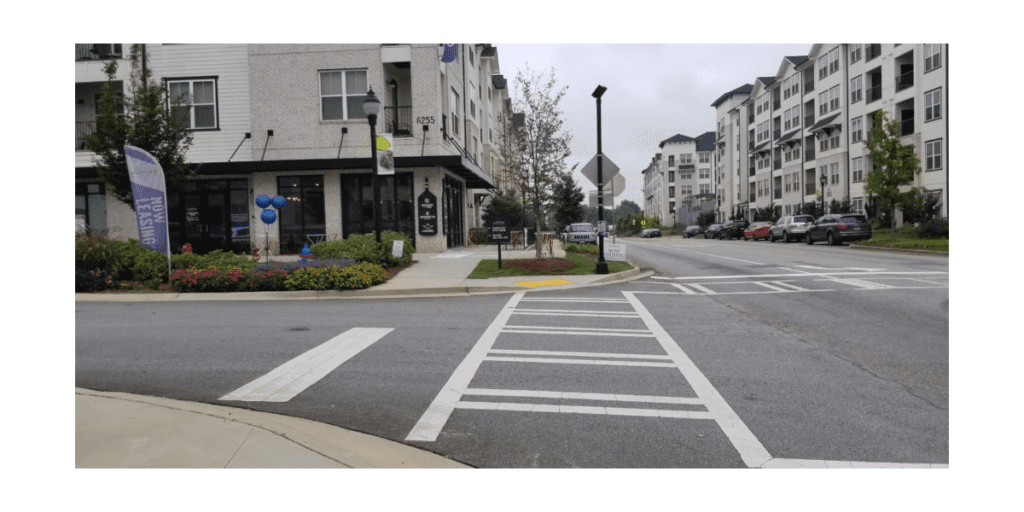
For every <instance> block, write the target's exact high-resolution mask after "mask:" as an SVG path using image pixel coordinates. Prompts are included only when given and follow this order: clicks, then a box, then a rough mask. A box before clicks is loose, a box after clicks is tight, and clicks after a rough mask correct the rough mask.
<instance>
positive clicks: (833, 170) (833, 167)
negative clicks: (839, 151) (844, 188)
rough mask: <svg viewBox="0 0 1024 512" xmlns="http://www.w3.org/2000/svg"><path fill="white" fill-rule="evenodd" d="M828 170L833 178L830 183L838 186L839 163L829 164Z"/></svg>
mask: <svg viewBox="0 0 1024 512" xmlns="http://www.w3.org/2000/svg"><path fill="white" fill-rule="evenodd" d="M828 170H829V175H830V177H831V179H830V180H829V183H830V184H832V185H838V184H839V164H838V163H835V164H829V166H828Z"/></svg>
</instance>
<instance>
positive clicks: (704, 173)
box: [700, 167, 711, 180]
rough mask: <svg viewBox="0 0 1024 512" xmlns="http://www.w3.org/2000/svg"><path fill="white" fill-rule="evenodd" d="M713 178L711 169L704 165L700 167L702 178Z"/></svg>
mask: <svg viewBox="0 0 1024 512" xmlns="http://www.w3.org/2000/svg"><path fill="white" fill-rule="evenodd" d="M710 178H711V169H710V168H708V167H704V168H701V169H700V179H702V180H706V179H710Z"/></svg>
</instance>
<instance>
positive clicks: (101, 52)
mask: <svg viewBox="0 0 1024 512" xmlns="http://www.w3.org/2000/svg"><path fill="white" fill-rule="evenodd" d="M123 57H124V55H123V54H122V52H121V45H120V44H113V43H109V44H108V43H101V44H76V45H75V61H76V62H77V61H81V60H107V59H120V58H123Z"/></svg>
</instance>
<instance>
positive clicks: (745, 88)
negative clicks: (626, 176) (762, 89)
mask: <svg viewBox="0 0 1024 512" xmlns="http://www.w3.org/2000/svg"><path fill="white" fill-rule="evenodd" d="M752 90H754V86H753V85H750V84H743V85H741V86H739V87H737V88H735V89H733V90H731V91H729V92H727V93H725V94H723V95H722V96H720V97H719V98H718V99H717V100H715V102H714V103H712V104H711V106H712V107H716V108H717V107H718V106H719V105H721V104H722V103H724V102H725V100H727V99H729V97H730V96H733V95H734V94H750V91H752Z"/></svg>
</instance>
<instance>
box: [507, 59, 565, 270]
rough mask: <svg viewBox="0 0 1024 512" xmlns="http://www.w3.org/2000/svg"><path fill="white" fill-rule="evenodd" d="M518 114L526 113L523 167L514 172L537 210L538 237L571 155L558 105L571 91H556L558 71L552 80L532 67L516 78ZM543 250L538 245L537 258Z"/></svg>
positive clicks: (521, 139) (522, 136)
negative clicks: (556, 182) (553, 192)
mask: <svg viewBox="0 0 1024 512" xmlns="http://www.w3.org/2000/svg"><path fill="white" fill-rule="evenodd" d="M515 83H516V92H517V94H518V97H517V98H516V100H515V102H514V104H515V107H516V108H515V110H518V111H520V112H521V113H522V119H523V123H522V128H521V129H520V130H519V132H518V135H519V137H518V141H519V146H518V147H519V149H520V151H521V156H522V164H523V165H522V166H521V167H517V168H511V169H510V171H511V172H512V173H513V174H515V175H516V177H515V178H513V180H514V181H515V182H517V183H521V184H522V185H523V187H524V189H523V191H524V193H525V195H527V196H529V206H530V207H531V209H532V210H533V218H534V222H535V223H536V230H537V233H540V229H541V219H542V218H544V211H543V210H544V205H547V204H549V200H550V198H551V189H552V186H553V185H554V182H555V178H556V177H557V175H558V172H559V171H562V170H563V169H565V158H566V157H568V156H569V155H570V152H569V142H570V141H571V140H572V135H571V134H570V133H569V132H565V131H563V130H562V124H563V119H562V111H561V110H560V109H559V107H558V104H559V102H561V101H562V98H563V97H564V96H565V91H566V90H567V89H568V87H563V88H561V89H559V90H557V91H556V90H555V71H554V69H551V71H550V73H549V74H548V76H546V77H544V76H541V75H539V74H534V73H533V72H532V71H531V70H530V68H529V67H527V68H526V72H525V73H524V72H523V71H522V70H520V71H519V72H518V73H517V74H516V80H515ZM540 257H541V247H540V244H537V258H540Z"/></svg>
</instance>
